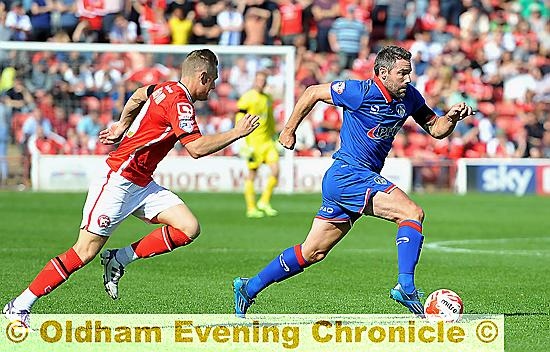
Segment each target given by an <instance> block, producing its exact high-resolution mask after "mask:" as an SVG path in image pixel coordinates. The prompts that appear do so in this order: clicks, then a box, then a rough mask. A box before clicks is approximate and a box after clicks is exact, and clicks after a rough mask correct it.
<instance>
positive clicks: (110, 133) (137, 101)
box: [99, 85, 155, 144]
mask: <svg viewBox="0 0 550 352" xmlns="http://www.w3.org/2000/svg"><path fill="white" fill-rule="evenodd" d="M154 90H155V85H150V86H145V87H140V88H138V89H136V91H135V92H134V94H132V96H131V97H130V99H128V101H127V102H126V104H124V108H123V109H122V113H121V115H120V119H119V120H118V121H117V122H115V123H113V124H112V125H111V126H110V127H109V128H107V129H104V130H103V131H101V132H99V141H100V142H101V143H103V144H115V143H117V142H119V141H120V140H121V139H122V136H123V134H124V132H125V131H126V130H127V129H128V127H130V125H131V124H132V122H134V120H135V119H136V116H137V115H138V114H139V112H140V111H141V108H142V107H143V105H144V104H145V102H146V101H147V99H148V98H149V96H150V95H151V94H152V93H153V91H154Z"/></svg>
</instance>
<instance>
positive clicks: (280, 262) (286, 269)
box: [279, 254, 290, 273]
mask: <svg viewBox="0 0 550 352" xmlns="http://www.w3.org/2000/svg"><path fill="white" fill-rule="evenodd" d="M279 264H281V268H283V270H284V271H286V272H287V273H288V272H289V271H290V268H289V267H288V265H286V262H285V260H284V259H283V255H282V254H281V255H279Z"/></svg>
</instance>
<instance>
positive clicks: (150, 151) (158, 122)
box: [107, 82, 201, 187]
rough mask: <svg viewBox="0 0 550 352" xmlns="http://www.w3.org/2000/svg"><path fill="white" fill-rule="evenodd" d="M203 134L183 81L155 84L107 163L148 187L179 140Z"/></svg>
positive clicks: (137, 182) (186, 139)
mask: <svg viewBox="0 0 550 352" xmlns="http://www.w3.org/2000/svg"><path fill="white" fill-rule="evenodd" d="M200 137H201V133H200V131H199V127H198V125H197V122H196V121H195V107H194V106H193V103H192V100H191V95H190V94H189V91H188V90H187V88H185V86H184V85H183V84H182V83H180V82H165V83H162V84H159V85H157V86H156V87H155V90H154V92H153V94H151V96H150V97H149V99H147V101H146V102H145V105H144V106H143V108H142V109H141V111H140V112H139V115H138V116H137V117H136V119H135V120H134V122H133V123H132V125H131V126H130V128H129V129H128V131H126V134H125V135H124V138H123V139H122V142H121V143H120V145H119V146H118V149H117V150H115V151H113V152H111V153H110V154H109V157H108V158H107V164H109V166H110V167H111V169H112V170H113V171H114V172H118V173H119V174H120V175H122V176H123V177H124V178H126V179H127V180H130V181H132V182H134V183H135V184H137V185H138V186H141V187H145V186H146V185H147V184H149V182H151V181H152V180H153V178H152V175H153V172H154V171H155V169H156V168H157V165H158V163H159V162H160V161H161V160H162V159H164V157H165V156H166V154H168V152H169V151H170V150H171V149H172V148H173V147H174V144H175V143H176V142H177V141H178V140H179V141H180V142H181V144H183V145H185V144H187V143H189V142H192V141H194V140H196V139H198V138H200Z"/></svg>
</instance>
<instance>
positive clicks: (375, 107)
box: [370, 105, 380, 114]
mask: <svg viewBox="0 0 550 352" xmlns="http://www.w3.org/2000/svg"><path fill="white" fill-rule="evenodd" d="M370 112H372V113H373V114H378V113H379V112H380V106H379V105H371V106H370Z"/></svg>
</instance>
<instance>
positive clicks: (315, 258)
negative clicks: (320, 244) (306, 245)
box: [303, 250, 328, 264]
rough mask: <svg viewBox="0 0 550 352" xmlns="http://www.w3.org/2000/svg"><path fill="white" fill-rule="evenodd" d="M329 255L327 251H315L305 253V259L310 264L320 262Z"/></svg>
mask: <svg viewBox="0 0 550 352" xmlns="http://www.w3.org/2000/svg"><path fill="white" fill-rule="evenodd" d="M327 254H328V252H327V251H322V250H315V251H313V252H311V253H303V255H304V259H305V260H306V261H307V262H308V263H309V264H313V263H318V262H320V261H321V260H323V259H325V258H326V256H327Z"/></svg>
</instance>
